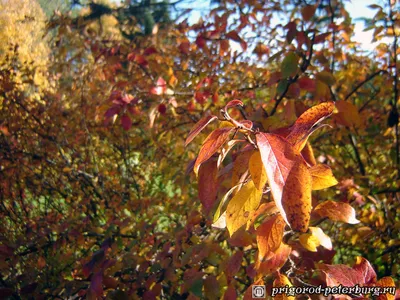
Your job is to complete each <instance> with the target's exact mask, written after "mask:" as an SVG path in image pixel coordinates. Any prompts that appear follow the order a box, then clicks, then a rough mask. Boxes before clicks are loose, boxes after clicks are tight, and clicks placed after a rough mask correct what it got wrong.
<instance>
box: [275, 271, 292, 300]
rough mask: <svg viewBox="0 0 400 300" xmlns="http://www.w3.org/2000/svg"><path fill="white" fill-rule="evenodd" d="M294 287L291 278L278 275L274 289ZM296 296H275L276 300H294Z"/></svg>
mask: <svg viewBox="0 0 400 300" xmlns="http://www.w3.org/2000/svg"><path fill="white" fill-rule="evenodd" d="M291 286H293V285H292V283H291V282H290V280H289V278H287V277H286V276H285V275H283V274H280V273H278V274H277V277H276V279H275V280H274V287H276V288H279V287H291ZM294 299H295V297H294V296H288V295H286V293H282V294H277V295H275V296H274V300H294Z"/></svg>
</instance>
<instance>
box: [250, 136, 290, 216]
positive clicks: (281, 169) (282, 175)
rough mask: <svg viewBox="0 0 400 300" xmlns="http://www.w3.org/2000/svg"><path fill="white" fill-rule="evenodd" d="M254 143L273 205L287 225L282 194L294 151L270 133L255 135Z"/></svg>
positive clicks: (283, 140)
mask: <svg viewBox="0 0 400 300" xmlns="http://www.w3.org/2000/svg"><path fill="white" fill-rule="evenodd" d="M256 141H257V146H258V148H259V150H260V154H261V160H262V162H263V164H264V168H265V170H266V173H267V177H268V183H269V185H270V188H271V192H272V195H273V197H274V201H275V204H276V206H277V207H278V208H279V211H280V212H281V215H282V217H283V218H284V219H285V221H286V222H287V223H289V222H288V220H287V218H286V213H285V210H284V208H283V205H282V194H283V189H284V186H285V185H286V181H287V178H288V176H289V174H290V172H291V169H292V167H293V165H294V164H295V160H296V155H295V153H294V150H293V148H292V146H291V145H290V144H289V143H288V142H287V141H286V140H285V139H284V138H282V137H280V136H278V135H275V134H271V133H259V134H257V135H256Z"/></svg>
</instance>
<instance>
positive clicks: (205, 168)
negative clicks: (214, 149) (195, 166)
mask: <svg viewBox="0 0 400 300" xmlns="http://www.w3.org/2000/svg"><path fill="white" fill-rule="evenodd" d="M217 175H218V168H217V161H216V159H209V160H208V161H206V162H205V163H204V164H202V165H201V166H200V168H199V177H198V193H199V198H200V201H201V204H203V207H204V209H205V210H206V212H207V213H209V212H210V210H211V208H212V207H213V206H214V204H215V201H216V200H217V193H218V187H219V182H218V179H217Z"/></svg>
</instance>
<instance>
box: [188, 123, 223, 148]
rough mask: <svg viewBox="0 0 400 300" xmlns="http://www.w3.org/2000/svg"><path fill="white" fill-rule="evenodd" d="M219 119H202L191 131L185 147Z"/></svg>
mask: <svg viewBox="0 0 400 300" xmlns="http://www.w3.org/2000/svg"><path fill="white" fill-rule="evenodd" d="M216 119H218V117H217V116H206V117H203V118H201V119H200V120H199V121H198V122H197V123H196V125H194V126H193V128H192V130H190V132H189V135H188V137H187V138H186V141H185V147H186V146H187V145H188V144H189V143H190V142H191V141H193V139H194V138H195V137H196V136H197V135H198V134H199V133H200V132H201V131H202V130H203V129H204V128H205V127H206V126H207V125H208V124H210V123H211V122H212V121H214V120H216Z"/></svg>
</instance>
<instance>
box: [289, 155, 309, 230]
mask: <svg viewBox="0 0 400 300" xmlns="http://www.w3.org/2000/svg"><path fill="white" fill-rule="evenodd" d="M311 187H312V180H311V174H310V171H309V170H308V167H307V165H306V163H305V162H304V160H303V158H302V157H301V156H298V158H297V160H296V162H295V164H294V165H293V167H292V169H291V171H290V173H289V176H288V177H287V179H286V184H285V186H284V189H283V194H282V206H283V209H284V211H285V214H286V218H287V221H288V223H289V225H290V227H291V228H292V229H293V230H295V231H301V232H306V231H307V229H308V224H309V222H310V213H311Z"/></svg>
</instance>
